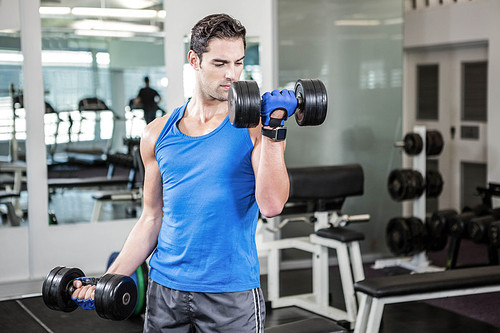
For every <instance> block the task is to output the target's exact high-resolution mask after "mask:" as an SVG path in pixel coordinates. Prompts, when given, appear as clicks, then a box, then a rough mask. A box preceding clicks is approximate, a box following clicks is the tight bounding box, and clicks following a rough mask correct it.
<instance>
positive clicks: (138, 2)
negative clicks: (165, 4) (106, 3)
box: [115, 0, 160, 9]
mask: <svg viewBox="0 0 500 333" xmlns="http://www.w3.org/2000/svg"><path fill="white" fill-rule="evenodd" d="M115 1H116V3H117V4H118V5H119V7H125V8H133V9H141V8H148V7H151V6H154V5H158V4H160V1H159V0H134V1H130V0H115Z"/></svg>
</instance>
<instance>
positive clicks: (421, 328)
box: [0, 190, 500, 333]
mask: <svg viewBox="0 0 500 333" xmlns="http://www.w3.org/2000/svg"><path fill="white" fill-rule="evenodd" d="M63 200H64V202H65V204H63V203H62V201H63ZM68 200H77V201H78V203H79V204H78V205H68V204H67V201H68ZM92 204H93V202H92V198H91V191H82V190H65V191H64V194H61V193H56V194H54V195H52V197H51V203H50V206H51V209H53V210H54V211H55V212H56V215H57V217H58V219H59V220H60V221H61V223H74V222H77V221H82V220H89V218H90V216H86V215H88V214H89V211H90V210H91V209H89V207H90V208H91V207H92ZM126 206H127V205H126V204H116V205H107V207H106V208H105V210H104V212H103V219H111V218H123V217H124V216H125V208H126ZM67 207H71V208H72V209H71V212H68V211H67V209H68V208H67ZM75 207H78V209H76V210H75ZM138 213H140V210H139V212H138ZM465 246H468V249H467V250H465V251H462V252H463V253H464V254H466V257H465V258H462V260H464V261H467V260H477V258H478V257H481V258H482V257H483V256H484V254H483V253H482V252H481V251H483V249H480V248H477V247H474V245H471V244H465ZM445 253H446V252H445V251H443V252H442V253H438V254H434V255H433V256H432V257H431V260H432V261H433V262H434V263H436V265H442V264H443V261H444V260H445V258H444V254H445ZM406 273H408V272H406V271H404V270H403V269H399V268H389V269H384V270H373V269H372V268H371V266H370V265H369V264H367V265H365V275H366V276H367V277H372V276H380V275H384V274H386V275H394V274H406ZM330 276H331V279H330V280H331V281H330V291H331V295H332V296H331V299H332V300H331V302H332V304H334V305H335V306H338V307H342V306H343V305H342V302H343V298H342V288H341V285H340V281H339V276H338V270H337V269H336V267H332V269H331V274H330ZM281 279H282V283H281V287H282V290H281V295H283V296H286V295H293V294H300V293H307V292H310V291H311V290H312V275H311V270H309V269H301V270H287V271H284V272H282V274H281ZM32 283H35V284H36V283H37V282H32ZM41 284H42V282H41V281H40V282H39V285H40V288H41ZM266 284H267V283H266V276H265V275H263V276H262V288H263V291H264V295H265V296H267V295H266ZM35 287H36V286H35ZM2 288H4V289H5V288H12V286H11V285H0V291H1V290H2ZM499 309H500V297H498V294H483V295H477V296H475V295H473V296H462V297H454V298H450V299H444V300H432V301H425V302H412V303H403V304H394V305H388V306H387V307H386V310H385V311H384V317H383V322H382V328H381V331H380V332H383V333H400V332H405V333H412V332H415V333H416V332H418V333H421V332H427V333H434V332H436V333H443V332H454V333H460V332H464V333H465V332H468V333H469V332H475V333H483V332H484V333H490V332H491V333H493V332H498V333H500V310H499ZM313 317H318V315H316V314H314V313H311V312H308V311H305V310H303V309H300V308H296V307H289V308H282V309H273V310H268V313H267V318H266V327H273V326H276V325H280V324H285V323H289V322H294V321H298V320H302V319H307V318H313ZM142 324H143V319H142V317H135V318H132V319H128V320H125V321H121V322H116V321H109V320H104V319H101V318H100V317H99V316H97V314H96V313H95V311H84V310H82V309H80V308H78V309H77V310H76V311H74V312H71V313H63V312H57V311H53V310H50V309H48V308H47V307H46V306H45V305H44V303H43V300H42V298H41V297H40V296H34V297H28V298H23V299H7V300H3V301H0V332H71V333H78V332H89V331H91V332H111V331H112V332H142ZM304 333H307V332H304Z"/></svg>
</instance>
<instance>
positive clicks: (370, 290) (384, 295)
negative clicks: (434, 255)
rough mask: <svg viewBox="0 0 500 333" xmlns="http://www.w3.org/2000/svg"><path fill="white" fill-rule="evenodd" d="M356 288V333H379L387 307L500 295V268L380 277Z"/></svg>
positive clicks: (358, 284) (367, 280) (364, 281)
mask: <svg viewBox="0 0 500 333" xmlns="http://www.w3.org/2000/svg"><path fill="white" fill-rule="evenodd" d="M354 288H355V290H356V291H357V292H358V293H360V295H361V303H360V307H359V313H358V317H357V319H356V326H355V329H354V333H376V332H378V331H379V328H380V322H381V320H382V314H383V311H384V305H385V304H394V303H403V302H412V301H421V300H428V299H435V298H446V297H454V296H464V295H472V294H482V293H492V292H499V291H500V266H486V267H476V268H462V269H455V270H448V271H443V272H432V273H418V274H413V275H396V276H387V277H377V278H371V279H366V280H363V281H358V282H356V283H355V284H354ZM430 325H431V324H430Z"/></svg>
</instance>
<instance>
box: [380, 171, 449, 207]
mask: <svg viewBox="0 0 500 333" xmlns="http://www.w3.org/2000/svg"><path fill="white" fill-rule="evenodd" d="M443 184H444V183H443V178H442V177H441V174H440V173H439V172H438V171H433V170H428V171H427V172H426V175H425V181H424V178H423V176H422V174H421V173H420V172H419V171H417V170H413V169H396V170H393V171H391V173H390V174H389V179H388V181H387V189H388V191H389V194H390V196H391V198H392V199H394V200H395V201H404V200H412V199H417V198H419V197H420V196H421V195H422V194H423V193H424V190H425V193H426V196H427V197H428V198H435V197H437V196H439V195H440V194H441V192H442V191H443Z"/></svg>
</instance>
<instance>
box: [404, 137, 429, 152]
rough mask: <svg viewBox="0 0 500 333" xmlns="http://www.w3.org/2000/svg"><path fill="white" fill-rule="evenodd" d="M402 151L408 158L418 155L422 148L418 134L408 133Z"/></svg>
mask: <svg viewBox="0 0 500 333" xmlns="http://www.w3.org/2000/svg"><path fill="white" fill-rule="evenodd" d="M403 142H404V146H403V149H404V151H405V153H407V154H408V155H410V156H414V155H418V154H420V153H421V152H422V149H423V148H424V143H423V141H422V137H421V136H420V135H419V134H418V133H408V134H406V135H405V137H404V139H403Z"/></svg>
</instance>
